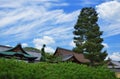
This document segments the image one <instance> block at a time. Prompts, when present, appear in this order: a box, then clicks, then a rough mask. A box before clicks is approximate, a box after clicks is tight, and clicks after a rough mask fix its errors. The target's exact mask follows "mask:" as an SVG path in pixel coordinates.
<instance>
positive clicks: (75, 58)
mask: <svg viewBox="0 0 120 79" xmlns="http://www.w3.org/2000/svg"><path fill="white" fill-rule="evenodd" d="M54 56H59V57H61V58H62V61H72V62H76V63H81V64H83V63H89V62H90V61H89V60H88V59H86V58H85V57H84V55H83V54H78V53H75V52H73V51H71V50H67V49H63V48H59V47H58V48H57V49H56V51H55V53H54Z"/></svg>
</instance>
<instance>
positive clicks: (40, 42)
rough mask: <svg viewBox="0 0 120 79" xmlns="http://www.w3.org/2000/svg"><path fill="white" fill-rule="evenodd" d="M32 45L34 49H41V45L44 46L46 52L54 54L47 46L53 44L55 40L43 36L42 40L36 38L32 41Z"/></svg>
mask: <svg viewBox="0 0 120 79" xmlns="http://www.w3.org/2000/svg"><path fill="white" fill-rule="evenodd" d="M33 43H34V45H35V47H36V48H38V49H41V48H42V46H43V44H46V45H47V47H46V48H45V51H46V52H50V53H51V52H52V53H53V52H54V49H53V48H51V47H49V45H51V44H54V43H55V40H54V39H53V38H52V37H49V36H44V37H43V38H36V39H34V40H33Z"/></svg>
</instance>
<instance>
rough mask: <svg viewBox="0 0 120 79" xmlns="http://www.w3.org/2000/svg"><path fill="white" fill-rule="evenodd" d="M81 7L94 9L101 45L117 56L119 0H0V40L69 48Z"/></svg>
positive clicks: (49, 48) (119, 45)
mask: <svg viewBox="0 0 120 79" xmlns="http://www.w3.org/2000/svg"><path fill="white" fill-rule="evenodd" d="M83 7H94V8H95V9H96V11H97V12H98V16H99V21H98V24H99V26H100V28H101V30H102V31H104V34H103V35H102V37H103V38H104V42H103V45H104V46H105V48H104V49H105V50H107V51H108V53H109V57H110V58H112V59H113V60H120V42H119V40H120V38H119V37H120V0H0V44H1V45H10V46H15V45H16V44H18V43H21V44H22V45H23V46H30V47H36V48H38V49H41V47H42V45H43V44H46V45H47V47H46V51H50V52H54V51H55V49H56V47H62V48H66V49H71V50H72V48H73V47H74V43H73V34H72V32H73V30H74V28H73V27H74V25H75V24H76V21H77V17H78V15H79V13H80V10H81V9H82V8H83Z"/></svg>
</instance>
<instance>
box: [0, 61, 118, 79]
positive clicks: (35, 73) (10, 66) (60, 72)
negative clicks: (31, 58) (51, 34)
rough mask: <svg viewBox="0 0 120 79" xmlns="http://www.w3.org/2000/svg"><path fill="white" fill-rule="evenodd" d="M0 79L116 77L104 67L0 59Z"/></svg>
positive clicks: (90, 78) (98, 78) (102, 78)
mask: <svg viewBox="0 0 120 79" xmlns="http://www.w3.org/2000/svg"><path fill="white" fill-rule="evenodd" d="M0 79H117V78H115V74H114V72H111V71H110V70H109V69H107V68H106V67H103V66H102V67H97V68H92V67H88V66H86V65H79V64H75V63H72V62H69V63H26V62H23V61H17V60H8V59H0Z"/></svg>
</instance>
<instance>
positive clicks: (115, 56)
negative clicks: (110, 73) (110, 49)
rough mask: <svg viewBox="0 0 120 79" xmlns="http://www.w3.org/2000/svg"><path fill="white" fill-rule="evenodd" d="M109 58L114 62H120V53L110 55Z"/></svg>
mask: <svg viewBox="0 0 120 79" xmlns="http://www.w3.org/2000/svg"><path fill="white" fill-rule="evenodd" d="M108 57H109V58H111V59H112V60H115V61H120V52H114V53H113V54H111V55H109V56H108Z"/></svg>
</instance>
